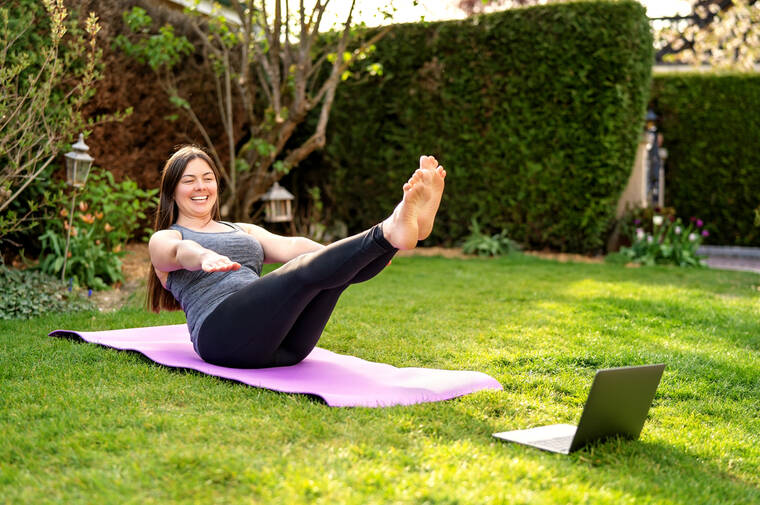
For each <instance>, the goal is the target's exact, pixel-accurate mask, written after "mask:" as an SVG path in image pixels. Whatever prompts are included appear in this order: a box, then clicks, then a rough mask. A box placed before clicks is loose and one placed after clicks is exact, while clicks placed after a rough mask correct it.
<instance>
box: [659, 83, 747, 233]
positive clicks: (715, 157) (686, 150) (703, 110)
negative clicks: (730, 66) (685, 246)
mask: <svg viewBox="0 0 760 505" xmlns="http://www.w3.org/2000/svg"><path fill="white" fill-rule="evenodd" d="M758 89H760V76H758V75H756V74H736V73H734V74H704V73H699V74H696V73H694V74H691V73H690V74H683V73H679V74H665V75H658V76H656V77H655V79H654V82H653V87H652V107H653V109H654V110H656V111H657V113H658V114H659V115H660V116H661V127H660V129H661V131H662V134H663V139H664V142H663V145H664V146H665V147H667V149H668V159H667V161H666V163H665V181H666V190H665V198H666V201H667V204H668V205H670V206H672V207H675V208H676V209H677V210H678V213H679V214H681V215H695V216H696V215H699V216H702V218H703V219H704V220H705V221H708V222H710V223H711V224H712V225H713V228H712V229H711V231H712V234H711V236H710V237H709V239H708V240H709V242H710V243H714V244H722V245H737V246H760V228H757V227H755V226H754V219H755V208H756V207H757V203H758V202H757V195H758V194H760V149H758V145H760V93H759V92H758Z"/></svg>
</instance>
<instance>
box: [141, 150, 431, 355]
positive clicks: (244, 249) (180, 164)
mask: <svg viewBox="0 0 760 505" xmlns="http://www.w3.org/2000/svg"><path fill="white" fill-rule="evenodd" d="M445 177H446V171H445V170H444V169H443V167H441V166H438V162H437V161H436V160H435V158H433V157H432V156H423V157H421V158H420V168H419V169H418V170H417V171H416V172H415V173H414V175H413V176H412V177H411V178H410V179H409V181H408V182H407V183H406V184H404V186H403V193H404V196H403V199H402V201H401V203H399V204H398V206H397V207H396V209H395V210H394V211H393V214H391V216H389V217H388V218H387V219H385V220H384V221H383V222H382V223H380V224H378V225H375V226H374V227H372V228H370V229H369V230H367V231H365V232H363V233H360V234H358V235H355V236H353V237H349V238H345V239H343V240H340V241H338V242H335V243H333V244H330V245H328V246H323V245H321V244H318V243H316V242H314V241H312V240H309V239H307V238H303V237H283V236H279V235H274V234H272V233H269V232H268V231H266V230H264V229H263V228H261V227H259V226H255V225H251V224H246V223H227V222H224V221H221V220H220V214H219V201H218V182H219V173H218V171H217V169H216V167H215V166H214V163H213V161H212V160H211V158H210V157H209V156H208V155H207V154H206V153H205V152H203V151H202V150H201V149H198V148H196V147H183V148H181V149H180V150H179V151H177V152H176V153H175V154H174V155H172V157H171V158H169V160H168V161H167V162H166V165H165V166H164V170H163V174H162V177H161V194H160V201H159V205H158V212H157V215H156V223H155V229H156V230H157V231H156V232H155V233H154V234H153V236H151V238H150V243H149V250H150V259H151V263H152V265H153V268H152V269H151V277H150V279H149V283H148V306H149V308H151V309H152V310H154V311H156V312H158V311H160V310H161V309H174V310H176V309H179V308H182V310H184V311H185V315H186V316H187V324H188V328H189V330H190V335H191V339H192V341H193V346H194V348H195V351H196V352H197V353H198V355H199V356H200V357H201V358H202V359H203V360H205V361H207V362H209V363H212V364H216V365H221V366H228V367H237V368H262V367H270V366H285V365H293V364H296V363H298V362H300V361H301V360H303V359H304V358H305V357H306V356H307V355H308V354H309V353H310V352H311V351H312V349H314V346H316V345H317V341H318V340H319V337H320V335H321V334H322V330H323V329H324V327H325V325H326V324H327V320H328V319H329V317H330V314H331V313H332V311H333V309H334V308H335V304H336V303H337V302H338V297H339V296H340V294H341V293H342V292H343V290H345V289H346V288H347V287H348V286H349V285H350V284H354V283H357V282H362V281H365V280H367V279H370V278H371V277H373V276H375V275H376V274H377V273H379V272H380V271H381V270H382V269H383V268H384V267H385V266H386V265H387V264H388V263H389V262H390V260H391V258H392V257H393V255H394V254H395V253H396V251H397V250H399V249H412V248H414V247H415V246H416V244H417V241H418V240H422V239H424V238H426V237H427V236H428V235H430V232H431V231H432V228H433V221H434V219H435V214H436V212H437V210H438V205H439V203H440V200H441V195H442V193H443V187H444V178H445ZM263 262H276V263H284V265H283V266H281V267H280V268H278V269H276V270H274V271H273V272H270V273H269V274H267V275H265V276H263V277H260V274H261V266H262V263H263Z"/></svg>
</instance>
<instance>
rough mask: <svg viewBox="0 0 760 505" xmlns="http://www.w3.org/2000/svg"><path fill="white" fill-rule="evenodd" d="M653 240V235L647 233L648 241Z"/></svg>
mask: <svg viewBox="0 0 760 505" xmlns="http://www.w3.org/2000/svg"><path fill="white" fill-rule="evenodd" d="M653 240H654V237H653V236H651V235H647V242H649V243H650V244H651V243H652V241H653Z"/></svg>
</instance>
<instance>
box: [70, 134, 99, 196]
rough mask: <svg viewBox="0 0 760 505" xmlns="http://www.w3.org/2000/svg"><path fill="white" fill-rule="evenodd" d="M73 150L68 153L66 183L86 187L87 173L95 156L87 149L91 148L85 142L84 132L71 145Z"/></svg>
mask: <svg viewBox="0 0 760 505" xmlns="http://www.w3.org/2000/svg"><path fill="white" fill-rule="evenodd" d="M71 148H72V149H73V151H70V152H68V153H66V154H65V155H64V156H65V157H66V183H67V184H68V185H69V186H74V187H75V188H82V187H84V183H85V182H86V181H87V175H88V174H89V173H90V167H91V166H92V162H93V158H92V156H90V155H89V154H87V151H89V150H90V148H89V147H88V146H87V144H85V143H84V134H82V133H80V134H79V141H78V142H77V143H76V144H74V145H73V146H71Z"/></svg>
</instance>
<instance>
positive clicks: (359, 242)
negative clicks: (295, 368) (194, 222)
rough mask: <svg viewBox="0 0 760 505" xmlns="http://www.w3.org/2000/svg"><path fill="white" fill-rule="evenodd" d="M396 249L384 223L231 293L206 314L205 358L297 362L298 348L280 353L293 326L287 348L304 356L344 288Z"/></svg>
mask: <svg viewBox="0 0 760 505" xmlns="http://www.w3.org/2000/svg"><path fill="white" fill-rule="evenodd" d="M396 250H397V249H396V248H394V247H393V246H392V245H391V244H390V243H389V242H388V241H387V240H386V239H385V238H384V236H383V231H382V227H381V226H379V225H378V226H375V227H373V228H371V229H370V230H368V231H366V232H364V233H361V234H359V235H355V236H353V237H349V238H346V239H343V240H340V241H338V242H335V243H333V244H330V245H329V246H327V247H325V248H324V249H322V250H320V251H317V252H314V253H308V254H304V255H302V256H299V257H298V258H296V259H294V260H292V261H290V262H288V263H286V264H285V265H283V266H282V267H280V268H278V269H277V270H275V271H273V272H270V273H269V274H267V275H265V276H264V277H262V278H261V279H259V280H257V281H256V282H254V283H252V284H251V285H250V286H247V287H245V288H243V289H241V290H240V291H238V292H237V293H235V294H233V295H231V296H229V297H228V298H227V299H226V300H225V301H224V302H222V303H221V304H220V305H219V306H218V307H217V308H216V309H215V310H214V311H213V312H212V313H211V314H210V315H209V316H208V317H207V318H206V321H204V323H203V325H202V327H201V330H200V334H199V337H198V350H199V352H200V354H201V357H202V358H203V359H204V360H206V361H208V362H210V363H214V364H220V365H225V366H235V367H263V366H276V365H284V364H293V362H292V360H293V359H294V358H293V352H287V351H283V352H282V353H279V354H278V353H277V350H278V349H279V348H280V347H281V345H282V344H283V342H284V341H285V340H286V338H287V337H288V335H289V334H291V330H293V329H294V328H295V331H294V332H293V333H292V336H293V338H292V339H291V340H290V342H289V344H288V346H287V348H288V349H292V350H293V351H295V354H298V355H301V354H303V352H304V350H305V349H306V348H308V352H310V351H311V349H313V347H314V345H316V341H317V340H318V338H319V335H320V334H321V332H322V329H324V326H325V324H327V320H328V319H329V316H330V314H331V312H332V309H333V308H334V307H335V304H336V303H337V299H338V296H339V295H340V293H341V292H342V291H343V290H344V289H345V288H346V287H347V286H348V285H349V284H350V283H352V282H359V281H361V280H366V279H367V278H369V277H371V276H372V275H375V274H377V273H378V272H379V271H380V270H382V267H383V266H385V265H386V264H387V263H388V261H389V259H390V258H391V257H392V256H393V254H394V253H395V252H396ZM357 276H358V277H357ZM321 295H324V296H321ZM312 302H313V303H312ZM299 320H300V321H299ZM312 342H313V343H312ZM309 346H310V347H309ZM308 352H306V354H308ZM301 359H303V358H301Z"/></svg>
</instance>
